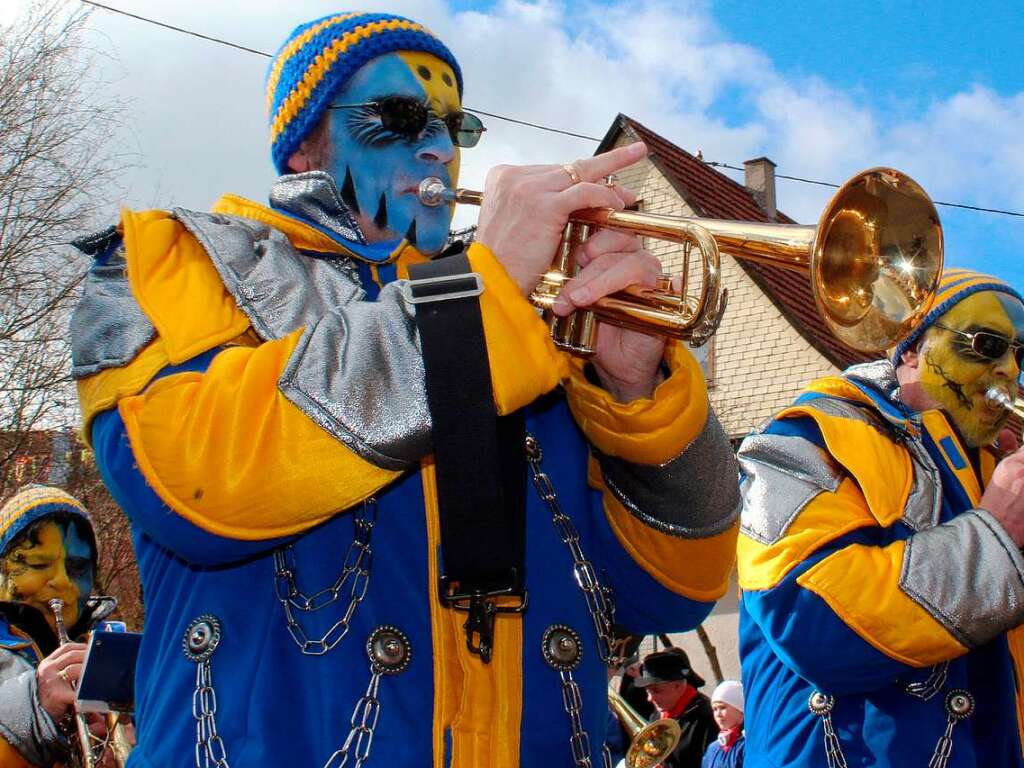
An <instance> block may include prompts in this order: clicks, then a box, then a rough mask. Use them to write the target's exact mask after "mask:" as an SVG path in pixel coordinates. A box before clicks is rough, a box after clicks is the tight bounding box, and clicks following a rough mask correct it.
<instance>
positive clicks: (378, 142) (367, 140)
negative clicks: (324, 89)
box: [345, 99, 448, 147]
mask: <svg viewBox="0 0 1024 768" xmlns="http://www.w3.org/2000/svg"><path fill="white" fill-rule="evenodd" d="M423 106H424V107H425V108H426V110H427V124H426V125H425V126H424V127H423V130H422V131H420V134H419V136H417V137H416V138H415V139H410V138H409V137H408V136H405V135H403V134H400V133H395V132H394V131H389V130H387V129H386V128H384V126H383V125H382V124H381V118H380V113H379V112H378V111H377V109H376V108H375V107H374V106H372V104H366V105H363V106H359V107H353V108H352V109H351V110H350V111H349V114H348V117H347V119H346V121H345V124H346V126H347V127H348V130H349V132H350V133H351V134H352V137H353V138H354V139H355V140H356V141H358V142H359V143H361V144H363V145H366V146H371V147H385V146H388V145H390V144H394V143H396V142H399V141H405V142H408V143H410V144H412V143H414V142H416V141H422V140H423V139H425V138H432V137H433V136H436V135H437V134H439V133H441V132H442V131H445V130H447V128H448V126H447V125H446V123H445V122H444V120H442V119H441V118H440V117H439V116H438V115H437V114H436V113H435V112H434V111H433V110H432V109H431V108H430V101H429V100H427V99H424V101H423Z"/></svg>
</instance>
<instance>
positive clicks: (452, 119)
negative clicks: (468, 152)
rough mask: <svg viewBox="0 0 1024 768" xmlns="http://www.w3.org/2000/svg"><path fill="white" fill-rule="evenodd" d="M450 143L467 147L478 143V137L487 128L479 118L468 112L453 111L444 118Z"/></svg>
mask: <svg viewBox="0 0 1024 768" xmlns="http://www.w3.org/2000/svg"><path fill="white" fill-rule="evenodd" d="M445 122H446V123H447V124H448V132H449V133H450V134H451V137H452V143H453V144H454V145H455V146H457V147H464V148H466V149H469V148H470V147H475V146H476V145H477V144H479V143H480V137H481V136H482V135H483V132H484V131H486V130H487V129H486V128H484V124H483V123H482V122H480V118H479V117H477V116H476V115H473V114H470V113H469V112H454V113H452V114H450V115H448V116H447V117H446V118H445Z"/></svg>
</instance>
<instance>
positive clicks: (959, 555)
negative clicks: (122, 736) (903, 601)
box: [900, 509, 1024, 648]
mask: <svg viewBox="0 0 1024 768" xmlns="http://www.w3.org/2000/svg"><path fill="white" fill-rule="evenodd" d="M900 589H901V590H903V592H904V593H906V594H907V595H908V596H909V597H910V598H911V599H912V600H913V601H914V602H916V603H918V604H919V605H920V606H922V607H923V608H924V609H925V610H927V611H928V613H930V614H931V615H932V617H933V618H934V619H935V620H936V621H937V622H939V623H940V624H942V626H944V627H945V628H946V629H947V630H949V632H950V634H952V635H953V636H954V637H955V638H956V639H957V640H959V641H960V642H961V643H963V644H964V645H966V646H967V647H968V648H975V647H977V646H979V645H983V644H985V643H987V642H989V641H990V640H992V639H994V638H996V637H998V636H999V635H1001V634H1002V633H1003V632H1006V631H1007V630H1009V629H1012V628H1013V627H1015V626H1017V625H1019V624H1021V623H1022V622H1024V557H1022V556H1021V552H1020V550H1019V549H1018V548H1017V545H1016V544H1015V543H1014V542H1013V540H1012V539H1010V537H1009V536H1008V535H1007V533H1006V531H1005V530H1004V529H1003V526H1002V525H1000V523H999V522H998V521H997V520H996V519H995V518H994V517H992V515H990V514H989V513H988V512H986V511H984V510H981V509H972V510H970V511H968V512H965V513H964V514H961V515H959V516H957V517H956V518H954V519H953V520H951V521H950V522H948V523H946V524H944V525H939V526H936V527H935V528H931V529H929V530H927V531H921V532H920V533H916V534H914V535H913V536H911V537H910V538H909V539H908V540H907V551H906V554H905V556H904V560H903V572H902V573H901V575H900Z"/></svg>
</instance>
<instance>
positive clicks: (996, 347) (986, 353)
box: [971, 331, 1010, 360]
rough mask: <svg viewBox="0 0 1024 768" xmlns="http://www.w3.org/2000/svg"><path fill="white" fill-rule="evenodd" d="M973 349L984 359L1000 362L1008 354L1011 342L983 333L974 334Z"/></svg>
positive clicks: (992, 334)
mask: <svg viewBox="0 0 1024 768" xmlns="http://www.w3.org/2000/svg"><path fill="white" fill-rule="evenodd" d="M971 348H972V349H974V351H975V352H977V353H978V354H979V355H981V356H982V357H987V358H989V359H990V360H998V359H999V358H1001V357H1002V356H1003V355H1005V354H1006V350H1007V349H1009V348H1010V342H1008V341H1007V340H1006V339H1004V338H1003V337H1002V336H996V334H994V333H985V332H984V331H982V332H981V333H976V334H974V339H973V341H972V343H971Z"/></svg>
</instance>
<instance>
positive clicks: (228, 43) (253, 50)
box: [79, 0, 1024, 218]
mask: <svg viewBox="0 0 1024 768" xmlns="http://www.w3.org/2000/svg"><path fill="white" fill-rule="evenodd" d="M79 2H81V3H83V4H84V5H91V6H93V7H95V8H102V9H103V10H104V11H109V12H110V13H117V14H120V15H122V16H127V17H129V18H131V19H136V20H137V21H142V22H145V23H147V24H153V25H154V26H157V27H163V28H164V29H169V30H171V31H173V32H180V33H181V34H183V35H190V36H191V37H196V38H199V39H200V40H206V41H207V42H210V43H217V44H219V45H226V46H227V47H229V48H234V49H236V50H239V51H245V52H246V53H254V54H256V55H257V56H263V57H264V58H267V59H269V58H271V56H272V55H273V54H270V53H267V52H266V51H260V50H257V49H256V48H249V47H248V46H245V45H239V44H238V43H233V42H231V41H230V40H224V39H222V38H219V37H212V36H211V35H204V34H202V33H201V32H195V31H194V30H191V29H185V28H184V27H177V26H174V25H173V24H166V23H165V22H162V21H157V20H156V19H150V18H148V17H146V16H140V15H138V14H136V13H129V12H128V11H124V10H121V9H120V8H114V7H112V6H109V5H104V4H103V3H97V2H96V1H95V0H79ZM463 109H465V110H466V111H467V112H473V113H475V114H478V115H485V116H486V117H493V118H495V119H496V120H504V121H505V122H507V123H515V124H516V125H524V126H527V127H529V128H536V129H537V130H541V131H548V132H549V133H558V134H561V135H563V136H572V137H573V138H577V139H585V140H586V141H594V142H597V143H600V142H601V139H599V138H597V137H596V136H587V135H586V134H582V133H574V132H573V131H565V130H562V129H561V128H552V127H550V126H547V125H541V124H540V123H531V122H529V121H527V120H518V119H516V118H514V117H506V116H505V115H498V114H495V113H493V112H484V111H483V110H482V109H473V108H472V107H463ZM703 162H704V163H705V165H710V166H712V167H714V168H728V169H729V170H733V171H742V170H744V169H743V168H739V167H737V166H735V165H729V164H728V163H720V162H716V161H713V160H704V161H703ZM775 176H776V178H779V179H788V180H790V181H799V182H801V183H803V184H814V185H817V186H819V187H831V188H832V189H838V188H839V186H840V185H839V184H833V183H832V182H829V181H817V180H815V179H805V178H802V177H800V176H787V175H785V174H782V173H777V174H775ZM933 202H934V203H935V205H942V206H945V207H947V208H962V209H964V210H967V211H979V212H981V213H996V214H1001V215H1003V216H1016V217H1019V218H1024V213H1021V212H1019V211H1007V210H1003V209H1002V208H983V207H981V206H977V205H967V204H965V203H943V202H939V201H938V200H935V201H933Z"/></svg>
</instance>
